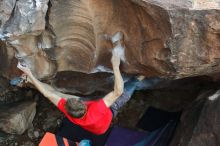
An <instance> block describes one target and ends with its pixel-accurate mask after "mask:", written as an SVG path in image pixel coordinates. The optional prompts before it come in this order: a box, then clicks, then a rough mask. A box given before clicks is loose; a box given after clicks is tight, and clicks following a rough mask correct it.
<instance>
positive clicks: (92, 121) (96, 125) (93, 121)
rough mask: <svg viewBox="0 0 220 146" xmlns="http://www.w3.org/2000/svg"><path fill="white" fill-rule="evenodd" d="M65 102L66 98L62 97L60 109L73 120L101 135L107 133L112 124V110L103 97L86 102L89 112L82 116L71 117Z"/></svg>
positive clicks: (59, 104)
mask: <svg viewBox="0 0 220 146" xmlns="http://www.w3.org/2000/svg"><path fill="white" fill-rule="evenodd" d="M65 104H66V99H64V98H62V99H61V100H60V101H59V103H58V108H59V109H60V111H62V112H63V113H64V114H65V115H66V117H67V118H68V119H69V120H70V121H71V122H73V123H75V124H77V125H79V126H81V127H82V128H84V129H86V130H88V131H90V132H92V133H94V134H97V135H100V134H103V133H105V132H106V131H107V129H108V128H109V126H110V124H111V121H112V112H111V110H110V108H108V107H107V106H106V104H105V103H104V101H103V99H101V100H98V101H90V102H85V104H86V105H87V112H86V114H85V115H84V116H83V117H82V118H73V117H71V116H70V115H69V114H68V113H67V111H66V109H65V108H64V105H65Z"/></svg>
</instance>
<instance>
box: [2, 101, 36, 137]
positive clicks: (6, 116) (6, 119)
mask: <svg viewBox="0 0 220 146" xmlns="http://www.w3.org/2000/svg"><path fill="white" fill-rule="evenodd" d="M11 107H13V108H11ZM0 112H1V114H0V129H1V130H2V131H4V132H6V133H11V134H22V133H23V132H24V131H25V130H27V128H28V127H29V126H30V124H32V121H33V119H34V116H35V113H36V103H35V102H29V101H28V102H23V103H17V104H11V105H8V106H6V105H4V106H3V105H1V108H0Z"/></svg>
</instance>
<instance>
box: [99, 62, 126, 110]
mask: <svg viewBox="0 0 220 146" xmlns="http://www.w3.org/2000/svg"><path fill="white" fill-rule="evenodd" d="M113 71H114V75H115V84H114V91H112V92H110V93H109V94H107V95H106V96H105V97H104V98H103V100H104V102H105V104H106V106H107V107H110V106H111V105H112V104H113V103H114V102H115V101H116V100H117V99H118V97H120V96H121V94H122V93H123V89H124V82H123V79H122V76H121V73H120V70H119V66H114V65H113Z"/></svg>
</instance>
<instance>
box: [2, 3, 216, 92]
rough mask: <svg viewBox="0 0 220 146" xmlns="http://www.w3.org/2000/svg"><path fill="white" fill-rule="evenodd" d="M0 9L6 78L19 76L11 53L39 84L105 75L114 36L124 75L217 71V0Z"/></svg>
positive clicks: (26, 5) (180, 75)
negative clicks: (75, 75) (119, 40)
mask: <svg viewBox="0 0 220 146" xmlns="http://www.w3.org/2000/svg"><path fill="white" fill-rule="evenodd" d="M0 9H1V10H2V13H1V14H0V22H1V25H0V37H1V38H2V41H1V43H0V47H1V52H0V56H1V63H0V67H1V68H2V69H1V72H2V74H4V75H5V76H7V77H9V78H10V77H13V76H15V75H18V74H19V72H18V71H17V70H16V69H15V68H16V63H17V59H15V56H16V57H17V58H18V59H19V60H20V61H25V62H26V63H27V64H28V65H29V67H30V68H31V70H32V71H33V73H34V75H35V76H37V77H38V78H41V79H43V78H44V79H51V78H54V77H55V75H56V74H57V73H59V72H62V71H69V72H83V73H94V72H111V64H110V58H111V50H112V48H113V44H112V42H111V40H110V38H111V37H112V36H113V35H114V34H115V33H116V32H119V31H120V32H122V33H123V35H124V38H123V46H124V47H125V49H124V54H125V61H124V62H123V63H122V71H123V72H124V73H128V74H143V75H145V76H147V77H152V76H159V77H166V78H169V77H175V78H183V77H188V76H196V75H210V76H211V75H212V74H214V73H218V72H220V67H219V65H220V63H219V58H220V51H219V49H220V15H219V14H220V7H219V1H218V0H213V1H208V0H203V1H199V0H196V1H195V0H194V1H193V0H187V1H181V0H177V1H175V0H171V1H170V0H169V1H168V0H163V1H162V0H120V1H119V0H102V1H100V0H81V1H79V0H65V1H63V0H51V1H48V0H36V1H35V0H18V1H15V0H2V1H1V2H0ZM63 78H65V77H63ZM63 88H65V86H64V87H63Z"/></svg>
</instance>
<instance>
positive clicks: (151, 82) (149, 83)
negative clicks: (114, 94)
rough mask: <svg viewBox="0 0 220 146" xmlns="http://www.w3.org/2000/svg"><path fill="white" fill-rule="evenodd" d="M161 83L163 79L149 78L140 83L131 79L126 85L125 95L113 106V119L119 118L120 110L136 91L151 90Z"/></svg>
mask: <svg viewBox="0 0 220 146" xmlns="http://www.w3.org/2000/svg"><path fill="white" fill-rule="evenodd" d="M160 81H161V79H159V78H148V79H144V80H142V81H139V80H137V79H136V78H134V77H132V78H130V79H129V80H128V81H127V82H126V83H125V84H124V93H123V94H122V95H121V96H120V97H119V98H118V99H117V100H116V101H115V102H114V103H113V105H112V106H111V110H112V113H113V117H116V116H117V114H118V111H119V109H120V108H121V107H122V106H124V105H125V104H126V103H127V102H128V101H129V100H130V98H131V96H132V95H133V93H134V91H135V90H146V89H151V88H153V86H155V85H156V84H157V83H159V82H160Z"/></svg>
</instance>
